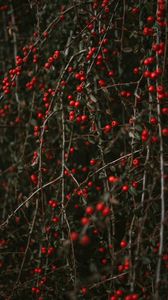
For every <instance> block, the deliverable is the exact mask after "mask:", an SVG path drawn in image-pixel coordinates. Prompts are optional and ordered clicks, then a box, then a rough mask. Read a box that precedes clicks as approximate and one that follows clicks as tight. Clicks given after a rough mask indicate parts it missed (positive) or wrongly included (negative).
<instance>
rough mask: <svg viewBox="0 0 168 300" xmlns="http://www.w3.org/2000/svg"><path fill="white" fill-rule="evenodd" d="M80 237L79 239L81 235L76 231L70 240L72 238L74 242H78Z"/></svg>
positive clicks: (72, 233)
mask: <svg viewBox="0 0 168 300" xmlns="http://www.w3.org/2000/svg"><path fill="white" fill-rule="evenodd" d="M78 237H79V233H78V232H76V231H72V232H71V234H70V238H71V240H72V241H77V239H78Z"/></svg>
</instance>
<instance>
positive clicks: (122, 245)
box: [120, 240, 128, 248]
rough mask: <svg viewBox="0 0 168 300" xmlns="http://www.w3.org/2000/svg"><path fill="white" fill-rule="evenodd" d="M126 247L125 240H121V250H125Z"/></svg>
mask: <svg viewBox="0 0 168 300" xmlns="http://www.w3.org/2000/svg"><path fill="white" fill-rule="evenodd" d="M127 245H128V243H127V242H126V241H125V240H122V241H121V243H120V247H121V248H125V247H127Z"/></svg>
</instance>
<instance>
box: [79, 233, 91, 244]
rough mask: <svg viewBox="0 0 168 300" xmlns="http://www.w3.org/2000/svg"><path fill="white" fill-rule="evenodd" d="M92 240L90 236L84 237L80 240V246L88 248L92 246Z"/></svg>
mask: <svg viewBox="0 0 168 300" xmlns="http://www.w3.org/2000/svg"><path fill="white" fill-rule="evenodd" d="M90 242H91V240H90V238H89V236H88V235H84V236H83V237H82V238H81V239H80V244H81V245H82V246H88V245H89V244H90Z"/></svg>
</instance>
